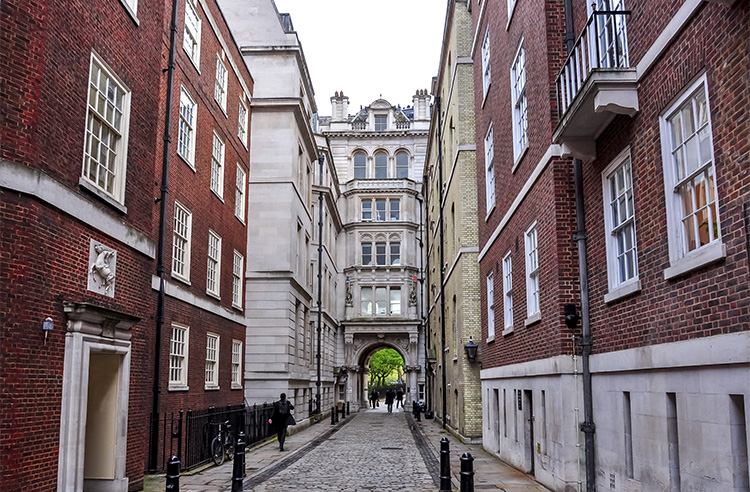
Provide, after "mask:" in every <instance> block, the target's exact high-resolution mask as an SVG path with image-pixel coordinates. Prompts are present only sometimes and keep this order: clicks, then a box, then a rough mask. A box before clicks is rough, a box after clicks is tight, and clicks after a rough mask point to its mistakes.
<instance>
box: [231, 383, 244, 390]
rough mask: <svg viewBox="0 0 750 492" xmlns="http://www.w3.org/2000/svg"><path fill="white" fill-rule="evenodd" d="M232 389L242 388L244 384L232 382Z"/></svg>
mask: <svg viewBox="0 0 750 492" xmlns="http://www.w3.org/2000/svg"><path fill="white" fill-rule="evenodd" d="M232 389H233V390H241V389H242V385H241V384H232Z"/></svg>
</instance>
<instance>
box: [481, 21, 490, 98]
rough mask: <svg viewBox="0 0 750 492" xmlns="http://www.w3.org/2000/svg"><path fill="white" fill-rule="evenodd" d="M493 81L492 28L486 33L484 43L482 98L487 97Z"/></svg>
mask: <svg viewBox="0 0 750 492" xmlns="http://www.w3.org/2000/svg"><path fill="white" fill-rule="evenodd" d="M491 80H492V68H491V67H490V28H489V26H488V27H487V30H486V31H485V33H484V41H482V90H483V92H482V97H483V98H486V97H487V91H488V90H489V89H490V81H491Z"/></svg>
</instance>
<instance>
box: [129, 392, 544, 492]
mask: <svg viewBox="0 0 750 492" xmlns="http://www.w3.org/2000/svg"><path fill="white" fill-rule="evenodd" d="M289 430H290V434H289V435H288V436H287V439H286V443H285V444H284V448H285V450H284V451H279V446H278V442H277V441H276V439H275V438H273V439H270V440H268V441H265V442H263V443H260V444H258V445H255V446H253V447H250V448H247V450H246V452H245V466H246V476H245V480H244V483H243V490H246V491H254V492H266V491H268V492H271V491H275V490H285V491H289V490H301V491H313V490H322V491H326V490H327V491H352V492H358V491H364V490H368V491H369V490H388V491H389V492H390V491H398V490H410V491H438V490H439V484H440V482H439V457H440V440H441V439H442V438H443V437H447V438H448V441H449V443H450V463H451V473H452V485H453V490H459V488H460V475H459V473H460V459H459V458H460V457H461V455H463V454H464V453H467V452H468V453H470V454H471V455H472V456H473V458H474V461H473V465H474V488H475V489H476V490H505V491H507V492H548V489H546V488H545V487H543V486H542V485H540V484H539V483H537V482H536V481H534V479H533V477H531V476H530V475H527V474H525V473H523V472H521V471H519V470H517V469H515V468H513V467H511V466H509V465H507V464H505V463H503V462H502V461H500V460H499V459H498V458H497V457H495V456H494V455H492V454H490V453H487V452H486V451H484V449H482V446H481V444H471V443H469V444H464V443H462V442H461V441H460V440H458V439H457V438H455V437H454V436H453V435H451V434H450V433H448V432H446V431H445V430H444V429H443V428H442V426H441V425H440V423H439V422H436V421H435V420H433V419H425V418H424V415H422V419H421V421H419V422H417V421H415V419H414V418H413V416H412V415H411V413H410V412H409V413H404V411H403V409H395V408H394V410H393V414H392V415H389V414H388V413H387V410H386V407H385V406H384V405H381V406H380V407H379V408H375V409H367V410H365V409H362V410H361V411H360V412H359V413H352V414H351V415H350V416H348V417H347V418H346V419H340V420H339V422H338V423H337V424H334V425H331V424H330V417H329V418H328V419H324V420H322V421H320V422H318V423H317V424H313V425H311V426H309V427H304V428H303V425H300V426H298V427H290V428H289ZM373 436H378V438H377V439H375V438H374V437H373ZM378 439H380V440H378ZM415 443H416V446H415ZM410 450H413V451H412V452H409V451H410ZM416 450H418V452H416ZM420 455H421V459H420ZM233 463H234V461H228V462H225V463H224V464H223V465H221V466H213V465H211V466H208V465H207V466H205V467H202V468H198V469H195V470H191V471H189V472H183V474H182V475H181V476H180V491H181V492H225V491H226V492H228V491H230V490H231V484H232V469H233ZM357 480H360V481H361V480H365V482H364V483H366V484H367V485H356V483H357ZM165 488H166V479H165V477H164V475H147V476H146V477H145V483H144V492H163V491H165Z"/></svg>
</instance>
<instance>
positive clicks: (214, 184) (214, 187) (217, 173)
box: [211, 132, 224, 198]
mask: <svg viewBox="0 0 750 492" xmlns="http://www.w3.org/2000/svg"><path fill="white" fill-rule="evenodd" d="M211 191H213V192H214V193H216V195H217V196H218V197H219V198H223V197H224V142H223V141H222V140H221V138H219V136H218V135H217V134H216V132H214V144H213V150H212V152H211Z"/></svg>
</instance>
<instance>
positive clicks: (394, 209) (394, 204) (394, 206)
mask: <svg viewBox="0 0 750 492" xmlns="http://www.w3.org/2000/svg"><path fill="white" fill-rule="evenodd" d="M389 205H390V210H391V213H390V216H389V217H388V220H401V202H400V200H399V199H398V198H391V199H390V200H389Z"/></svg>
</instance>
